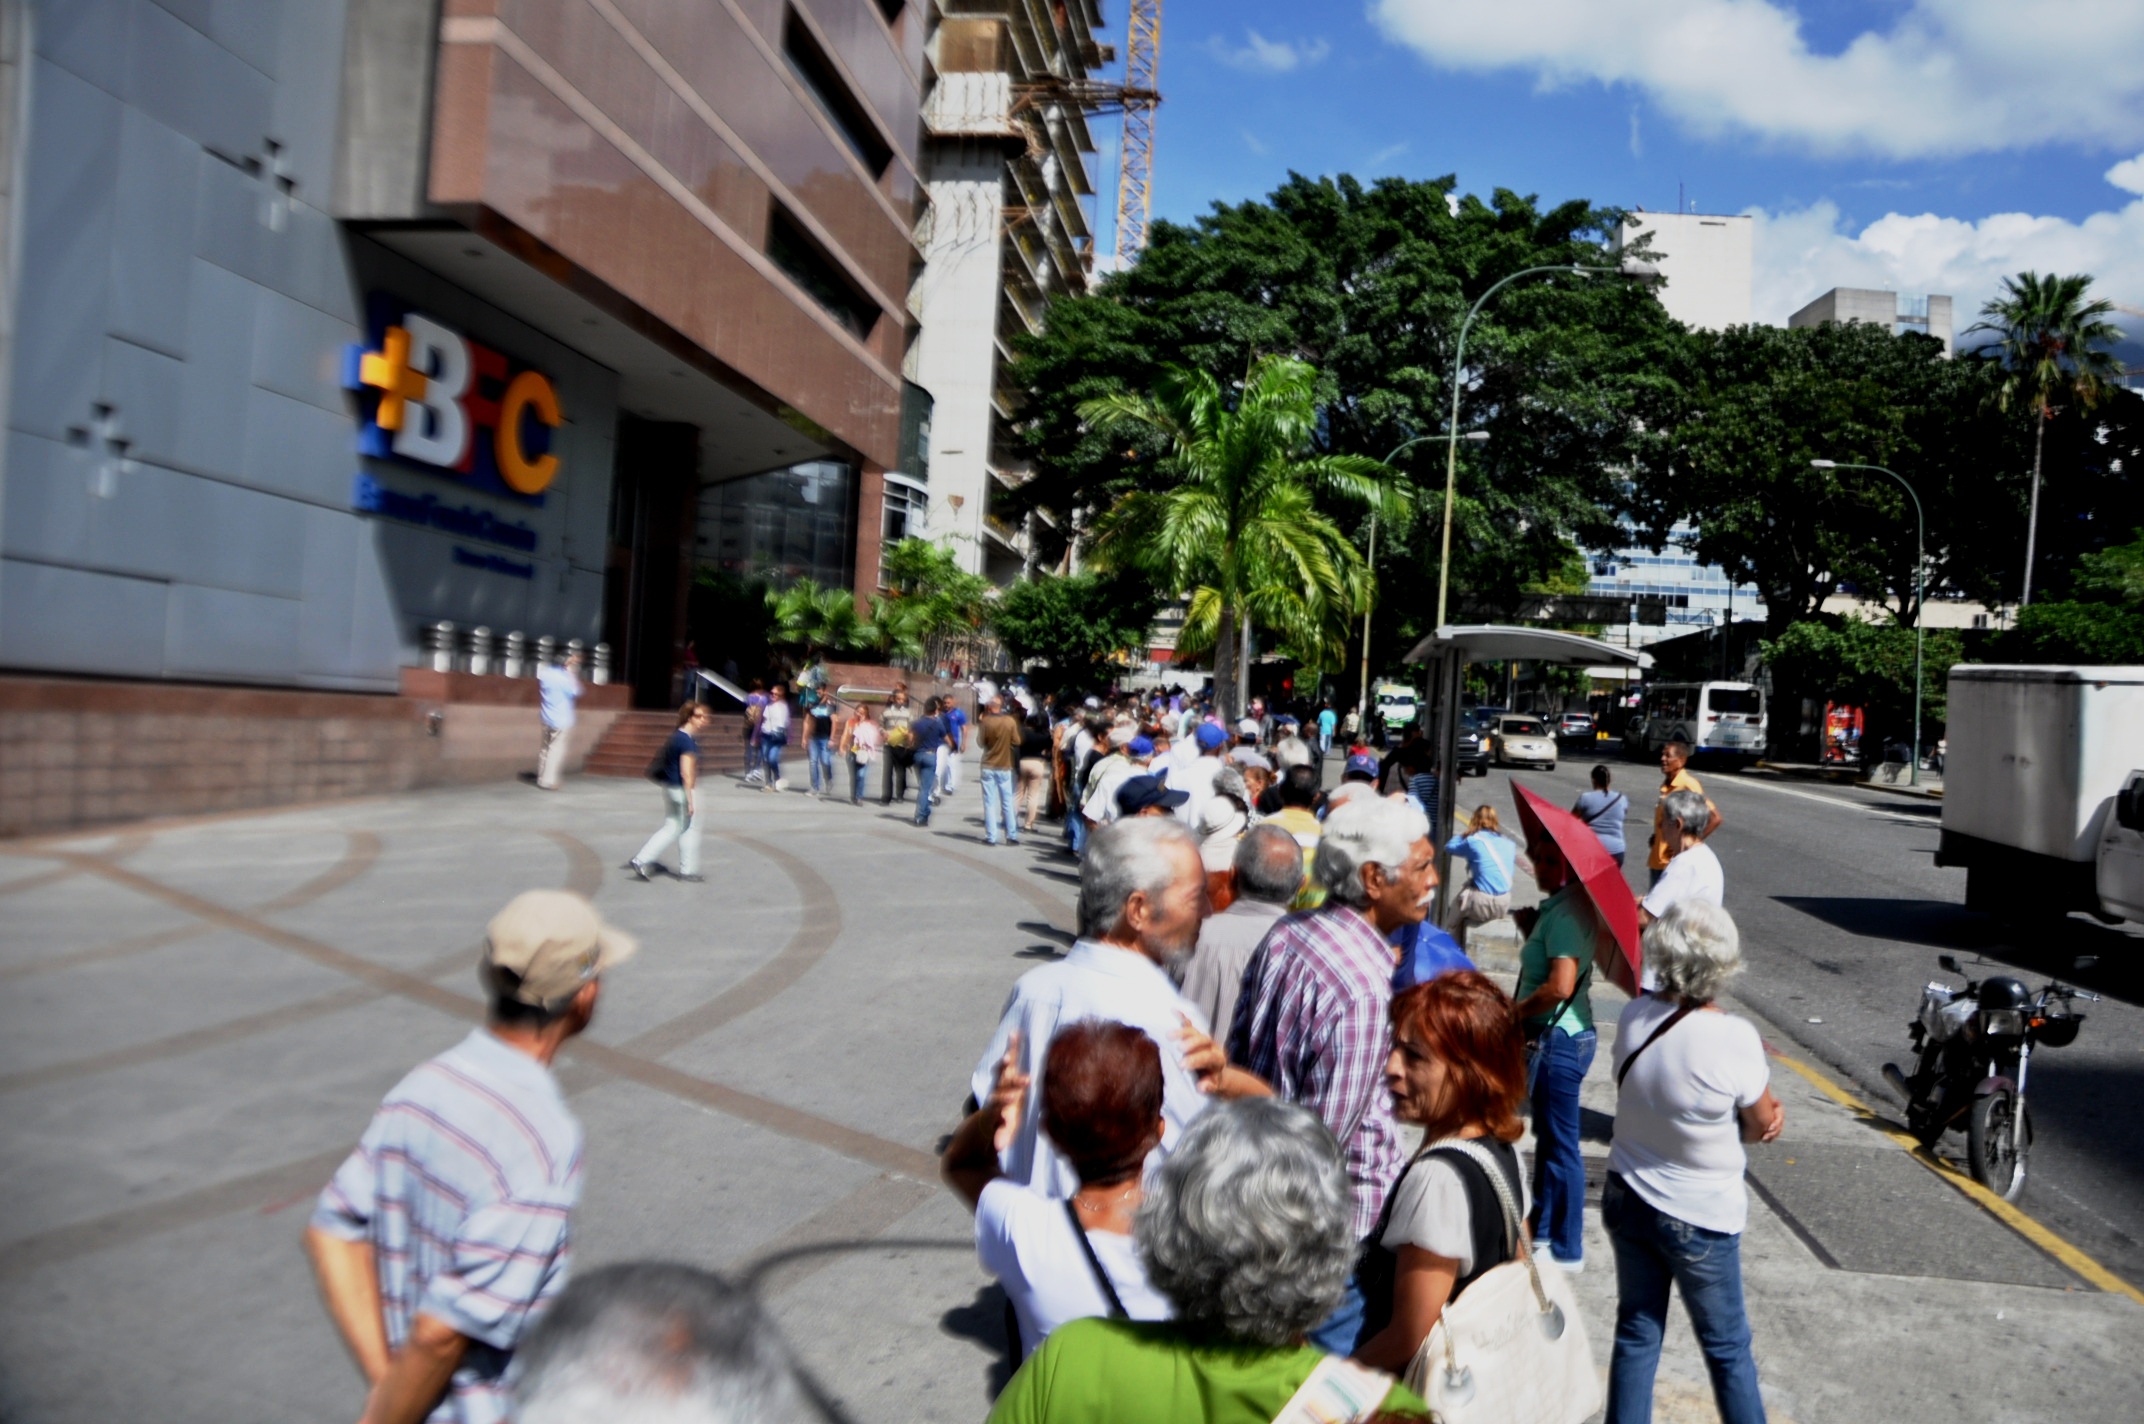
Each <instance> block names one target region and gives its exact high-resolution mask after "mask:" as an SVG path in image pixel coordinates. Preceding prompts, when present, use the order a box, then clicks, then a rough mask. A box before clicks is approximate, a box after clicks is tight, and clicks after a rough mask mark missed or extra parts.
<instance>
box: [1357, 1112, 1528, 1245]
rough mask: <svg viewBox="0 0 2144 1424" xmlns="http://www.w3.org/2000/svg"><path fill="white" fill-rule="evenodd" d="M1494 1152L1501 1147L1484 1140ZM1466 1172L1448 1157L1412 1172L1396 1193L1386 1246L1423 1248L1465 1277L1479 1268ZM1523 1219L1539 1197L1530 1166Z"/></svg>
mask: <svg viewBox="0 0 2144 1424" xmlns="http://www.w3.org/2000/svg"><path fill="white" fill-rule="evenodd" d="M1482 1146H1484V1147H1487V1148H1488V1149H1489V1150H1490V1151H1491V1152H1494V1151H1496V1147H1495V1145H1493V1143H1492V1142H1491V1141H1490V1140H1489V1139H1484V1140H1483V1142H1482ZM1462 1170H1464V1169H1463V1168H1461V1167H1459V1166H1458V1165H1457V1164H1455V1163H1453V1162H1451V1161H1449V1160H1447V1159H1445V1158H1443V1157H1424V1158H1423V1159H1422V1160H1421V1161H1419V1162H1417V1163H1415V1164H1414V1166H1412V1167H1410V1168H1408V1169H1407V1172H1406V1175H1405V1176H1403V1177H1401V1178H1400V1182H1399V1185H1398V1186H1397V1187H1395V1188H1393V1197H1392V1221H1391V1224H1390V1225H1389V1226H1387V1227H1386V1228H1385V1242H1384V1244H1385V1246H1386V1248H1387V1249H1388V1250H1392V1251H1397V1250H1399V1249H1400V1247H1402V1246H1419V1247H1421V1248H1422V1249H1423V1250H1424V1251H1428V1252H1431V1253H1433V1254H1435V1255H1438V1256H1442V1257H1444V1258H1445V1259H1446V1260H1447V1261H1457V1262H1458V1263H1459V1274H1460V1275H1462V1276H1464V1275H1467V1274H1469V1273H1471V1272H1472V1271H1473V1269H1474V1211H1473V1208H1472V1207H1471V1206H1470V1205H1469V1204H1468V1201H1467V1187H1466V1182H1465V1180H1464V1179H1462V1178H1461V1177H1460V1175H1459V1174H1460V1172H1461V1171H1462ZM1518 1176H1519V1220H1520V1221H1521V1222H1523V1221H1525V1220H1526V1214H1527V1213H1528V1212H1529V1211H1531V1210H1533V1194H1532V1193H1531V1192H1530V1191H1529V1190H1528V1189H1527V1183H1526V1172H1525V1164H1523V1163H1521V1164H1520V1171H1519V1174H1518Z"/></svg>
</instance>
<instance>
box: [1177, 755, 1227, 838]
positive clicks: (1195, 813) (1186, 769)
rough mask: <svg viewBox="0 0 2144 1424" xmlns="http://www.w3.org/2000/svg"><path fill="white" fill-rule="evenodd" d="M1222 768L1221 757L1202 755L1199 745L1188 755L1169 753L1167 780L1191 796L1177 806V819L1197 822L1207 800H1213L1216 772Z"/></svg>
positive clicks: (1203, 813) (1188, 822)
mask: <svg viewBox="0 0 2144 1424" xmlns="http://www.w3.org/2000/svg"><path fill="white" fill-rule="evenodd" d="M1220 769H1221V759H1220V758H1219V757H1210V756H1201V755H1199V754H1198V752H1197V751H1196V749H1194V750H1193V752H1192V754H1191V755H1190V756H1189V757H1179V756H1177V755H1176V754H1175V753H1174V752H1172V753H1171V754H1170V757H1169V766H1168V783H1169V789H1170V790H1171V791H1181V792H1183V793H1184V794H1185V795H1186V796H1189V797H1190V798H1191V799H1190V800H1189V801H1186V802H1185V803H1184V804H1183V805H1181V806H1179V807H1177V808H1176V819H1178V820H1179V821H1182V822H1183V823H1184V824H1185V825H1187V826H1197V825H1198V824H1199V819H1200V817H1202V816H1203V815H1205V813H1206V803H1207V802H1208V801H1211V800H1213V778H1214V773H1215V772H1217V771H1219V770H1220Z"/></svg>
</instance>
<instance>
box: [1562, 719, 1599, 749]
mask: <svg viewBox="0 0 2144 1424" xmlns="http://www.w3.org/2000/svg"><path fill="white" fill-rule="evenodd" d="M1599 730H1600V728H1599V726H1598V725H1597V724H1596V723H1595V722H1594V720H1593V714H1592V713H1591V712H1566V713H1564V714H1563V715H1562V716H1561V717H1558V718H1557V719H1556V741H1557V744H1558V745H1560V746H1570V745H1573V744H1576V745H1579V746H1591V745H1593V739H1594V736H1595V735H1596V734H1597V733H1598V732H1599Z"/></svg>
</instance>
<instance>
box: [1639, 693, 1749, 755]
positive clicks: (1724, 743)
mask: <svg viewBox="0 0 2144 1424" xmlns="http://www.w3.org/2000/svg"><path fill="white" fill-rule="evenodd" d="M1767 725H1768V724H1767V721H1766V711H1765V706H1764V692H1763V690H1762V689H1760V688H1756V687H1753V686H1751V685H1750V684H1749V683H1746V682H1664V683H1661V684H1659V685H1658V686H1656V687H1648V688H1647V689H1645V700H1644V702H1643V703H1641V704H1640V706H1639V710H1638V715H1637V716H1635V717H1633V718H1632V719H1631V722H1630V726H1629V728H1628V729H1627V730H1626V731H1625V732H1624V735H1623V746H1624V750H1625V751H1626V752H1628V753H1630V754H1631V755H1634V756H1641V757H1646V758H1652V757H1656V756H1658V755H1660V749H1661V748H1662V747H1663V746H1666V745H1667V744H1668V743H1669V742H1688V743H1689V744H1690V755H1691V759H1692V760H1696V759H1699V758H1710V759H1716V760H1725V761H1738V762H1751V761H1755V760H1756V759H1757V758H1758V757H1761V756H1763V755H1764V747H1765V733H1766V730H1767Z"/></svg>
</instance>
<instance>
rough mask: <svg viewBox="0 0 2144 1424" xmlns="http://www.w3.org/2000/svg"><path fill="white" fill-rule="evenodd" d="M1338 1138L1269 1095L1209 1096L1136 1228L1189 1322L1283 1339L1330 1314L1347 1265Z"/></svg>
mask: <svg viewBox="0 0 2144 1424" xmlns="http://www.w3.org/2000/svg"><path fill="white" fill-rule="evenodd" d="M1353 1205H1354V1203H1353V1197H1352V1194H1351V1192H1350V1189H1349V1186H1348V1178H1347V1169H1346V1167H1345V1166H1344V1165H1343V1164H1342V1162H1341V1159H1340V1146H1339V1144H1338V1143H1336V1142H1334V1141H1333V1137H1332V1134H1331V1133H1329V1132H1327V1131H1326V1130H1325V1124H1323V1123H1322V1122H1320V1121H1318V1119H1317V1117H1316V1115H1315V1114H1313V1113H1311V1112H1310V1111H1309V1110H1308V1109H1305V1108H1300V1107H1297V1106H1295V1105H1294V1104H1292V1103H1284V1102H1281V1101H1280V1100H1279V1099H1277V1098H1242V1099H1238V1100H1237V1101H1234V1102H1227V1103H1216V1104H1214V1105H1213V1106H1211V1107H1209V1108H1207V1109H1206V1110H1205V1111H1204V1112H1203V1113H1200V1114H1199V1117H1198V1120H1197V1121H1195V1122H1193V1123H1192V1124H1191V1126H1190V1127H1189V1128H1188V1129H1187V1130H1186V1131H1185V1133H1184V1135H1183V1140H1182V1141H1181V1142H1179V1143H1178V1144H1177V1147H1176V1150H1175V1151H1174V1152H1172V1153H1170V1154H1169V1157H1168V1159H1167V1160H1166V1161H1165V1162H1163V1163H1162V1166H1161V1169H1160V1171H1158V1172H1156V1173H1155V1174H1154V1178H1153V1183H1152V1185H1151V1186H1150V1187H1149V1189H1148V1191H1147V1196H1146V1201H1145V1202H1144V1203H1143V1204H1142V1205H1141V1206H1140V1208H1139V1216H1138V1220H1137V1223H1136V1225H1135V1226H1134V1227H1133V1232H1132V1234H1133V1237H1134V1239H1135V1240H1136V1242H1137V1245H1138V1249H1139V1256H1140V1259H1141V1260H1142V1261H1144V1262H1145V1264H1146V1273H1147V1279H1149V1280H1151V1281H1152V1282H1153V1283H1154V1287H1155V1289H1157V1290H1159V1291H1160V1292H1161V1293H1162V1294H1163V1295H1165V1296H1167V1297H1168V1298H1169V1299H1170V1301H1172V1302H1173V1303H1174V1304H1175V1306H1176V1316H1177V1319H1179V1320H1181V1321H1182V1322H1183V1323H1184V1324H1185V1326H1186V1327H1188V1328H1189V1329H1190V1330H1192V1331H1194V1332H1197V1333H1202V1334H1210V1335H1218V1336H1222V1337H1225V1338H1228V1339H1232V1340H1239V1341H1244V1342H1247V1343H1250V1344H1256V1345H1274V1346H1278V1345H1286V1344H1288V1343H1290V1342H1291V1341H1294V1340H1296V1339H1297V1338H1299V1337H1300V1336H1302V1335H1303V1334H1304V1333H1305V1332H1307V1331H1308V1330H1309V1329H1310V1328H1311V1327H1312V1326H1314V1325H1316V1324H1317V1323H1318V1322H1319V1321H1320V1320H1323V1319H1324V1318H1325V1317H1326V1316H1327V1315H1329V1314H1331V1313H1332V1309H1333V1306H1334V1305H1335V1304H1337V1303H1338V1301H1339V1299H1340V1292H1341V1290H1342V1289H1343V1288H1344V1287H1345V1286H1346V1284H1347V1277H1348V1272H1349V1271H1351V1270H1352V1269H1353V1268H1354V1264H1355V1235H1354V1230H1353V1227H1352V1214H1353Z"/></svg>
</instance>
